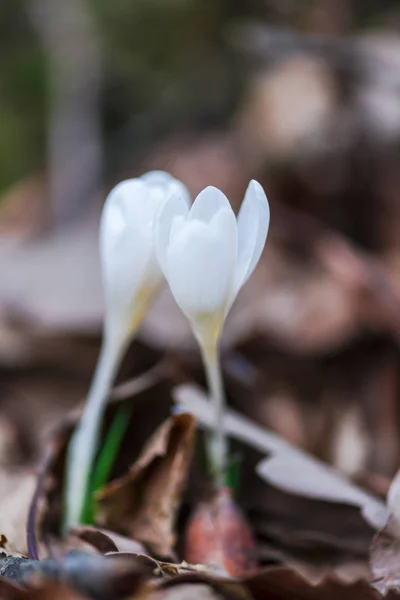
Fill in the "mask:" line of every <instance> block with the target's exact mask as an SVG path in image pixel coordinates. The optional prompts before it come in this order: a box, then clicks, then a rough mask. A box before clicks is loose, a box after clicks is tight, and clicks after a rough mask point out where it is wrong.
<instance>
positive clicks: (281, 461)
mask: <svg viewBox="0 0 400 600" xmlns="http://www.w3.org/2000/svg"><path fill="white" fill-rule="evenodd" d="M174 396H175V398H176V400H177V401H178V402H179V403H180V404H181V406H182V409H183V410H190V412H192V413H193V414H194V415H195V416H196V418H197V419H198V421H199V423H200V424H201V425H202V426H204V427H206V428H209V427H210V426H211V425H212V422H213V414H212V407H211V405H210V403H209V401H208V399H207V397H206V396H205V395H204V394H203V393H202V392H201V391H200V390H199V389H198V388H197V387H195V386H193V385H184V386H179V387H178V388H176V389H175V390H174ZM224 428H225V430H226V432H227V433H228V434H229V435H230V436H231V437H232V438H234V439H237V440H239V441H242V442H245V443H247V444H249V445H250V446H251V447H253V448H255V449H257V450H258V451H261V452H263V453H265V455H267V456H268V458H265V459H263V460H262V461H261V462H260V463H259V464H258V465H257V474H258V475H259V476H260V477H261V478H262V479H264V480H266V481H268V482H270V483H272V484H273V485H275V486H277V487H279V488H280V489H282V490H284V491H286V492H289V493H293V494H298V495H301V496H306V497H310V498H318V499H322V500H327V501H331V502H339V503H348V504H349V505H352V506H359V507H360V508H361V510H362V514H363V516H364V517H365V518H366V520H367V522H368V523H369V524H372V525H373V526H374V527H376V528H378V527H380V526H382V524H383V523H384V522H385V520H386V507H385V504H384V503H383V502H382V501H381V500H379V499H378V498H375V497H374V496H373V495H372V494H369V493H367V492H365V491H364V490H362V489H361V488H359V487H357V486H356V485H355V484H353V483H351V482H350V481H348V480H347V479H346V478H345V477H342V476H341V475H340V474H339V473H336V472H335V471H334V470H333V469H332V468H330V467H329V465H327V464H324V463H323V462H321V461H318V460H317V459H315V458H313V457H312V456H311V455H308V454H307V453H305V452H303V451H302V450H299V449H298V448H295V447H294V446H291V445H290V444H289V443H288V442H286V441H285V440H283V439H282V438H280V437H279V436H277V435H276V434H274V433H273V432H271V431H268V430H267V429H266V428H262V427H260V426H259V425H257V424H256V423H253V422H252V421H250V420H249V419H247V418H246V417H243V416H242V415H240V414H239V413H237V412H235V411H232V410H228V411H226V415H225V418H224ZM270 455H271V457H270Z"/></svg>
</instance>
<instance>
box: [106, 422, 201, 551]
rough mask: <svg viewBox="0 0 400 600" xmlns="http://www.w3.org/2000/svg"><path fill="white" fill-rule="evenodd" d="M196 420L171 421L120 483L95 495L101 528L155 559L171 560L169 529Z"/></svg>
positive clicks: (109, 485)
mask: <svg viewBox="0 0 400 600" xmlns="http://www.w3.org/2000/svg"><path fill="white" fill-rule="evenodd" d="M195 423H196V421H195V419H194V417H193V416H192V415H189V414H180V415H176V416H173V417H170V418H169V419H168V420H167V421H165V422H164V423H163V424H162V425H161V426H160V427H159V428H158V429H157V430H156V431H155V433H154V434H153V436H152V437H151V438H150V440H149V441H148V443H147V444H146V446H145V447H144V449H143V451H142V453H141V455H140V456H139V458H138V460H137V461H136V462H135V463H134V465H133V466H132V468H131V469H130V471H129V472H128V473H127V474H126V475H124V476H123V477H121V478H119V479H117V480H115V481H113V482H111V483H109V484H108V485H106V486H105V488H104V490H102V492H100V493H99V495H98V501H99V518H98V521H99V522H100V523H101V525H102V526H104V527H107V528H108V529H112V530H115V531H120V532H121V533H124V534H127V535H129V536H130V537H132V538H133V539H135V540H138V541H139V542H142V543H143V544H145V545H147V546H148V547H149V548H150V549H151V551H152V552H154V553H155V554H157V555H158V556H163V557H167V556H172V555H173V546H174V543H175V535H174V532H173V526H174V521H175V516H176V513H177V509H178V506H179V502H180V498H181V494H182V490H183V487H184V484H185V480H186V474H187V470H188V467H189V465H190V462H191V457H192V451H193V442H194V434H195Z"/></svg>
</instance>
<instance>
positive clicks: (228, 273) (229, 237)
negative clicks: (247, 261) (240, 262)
mask: <svg viewBox="0 0 400 600" xmlns="http://www.w3.org/2000/svg"><path fill="white" fill-rule="evenodd" d="M236 254H237V228H236V219H235V216H234V214H233V212H232V210H231V209H230V210H225V209H222V210H219V211H218V213H217V214H216V215H215V217H214V219H213V222H212V224H210V225H206V224H205V223H204V222H202V221H199V220H193V219H192V220H188V221H187V222H186V224H185V225H184V226H183V227H182V228H181V230H180V231H179V232H178V233H177V234H176V235H175V237H174V238H173V239H172V240H171V243H170V246H169V248H168V251H167V269H166V275H167V279H168V282H169V284H170V287H171V291H172V294H173V295H174V297H175V300H176V302H177V303H178V305H179V306H180V308H181V309H182V310H183V312H184V313H185V314H186V315H187V316H188V317H189V318H191V319H192V320H194V321H195V320H196V316H203V315H205V314H215V313H218V312H222V311H223V310H224V308H225V304H226V302H227V300H228V298H229V296H230V293H231V287H232V283H233V276H234V270H235V264H236Z"/></svg>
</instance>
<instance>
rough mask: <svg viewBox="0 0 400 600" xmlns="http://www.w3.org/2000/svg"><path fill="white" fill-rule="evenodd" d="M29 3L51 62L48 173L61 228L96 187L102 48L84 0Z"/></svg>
mask: <svg viewBox="0 0 400 600" xmlns="http://www.w3.org/2000/svg"><path fill="white" fill-rule="evenodd" d="M30 8H31V10H30V13H31V17H32V20H33V23H34V25H35V28H36V31H37V33H38V35H39V37H40V40H41V43H42V45H43V47H44V49H45V51H46V53H47V56H48V63H49V68H48V79H49V122H48V164H47V176H48V181H49V194H50V198H51V203H52V210H53V224H54V227H55V229H56V230H59V229H61V228H63V227H64V226H65V225H66V224H68V223H69V222H71V221H74V220H76V219H78V218H79V217H80V216H81V215H82V214H83V213H84V212H86V211H87V209H88V204H89V203H91V202H93V201H94V200H95V199H96V198H97V195H98V192H99V188H100V173H101V154H102V150H101V146H102V142H101V121H100V114H101V113H100V85H101V72H100V71H101V69H100V48H99V42H98V37H97V32H96V23H95V22H94V19H93V18H92V15H91V13H90V10H89V8H88V6H87V3H86V1H85V0H68V1H67V2H66V1H65V0H31V5H30Z"/></svg>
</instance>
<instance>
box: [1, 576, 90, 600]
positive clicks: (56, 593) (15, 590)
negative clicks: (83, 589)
mask: <svg viewBox="0 0 400 600" xmlns="http://www.w3.org/2000/svg"><path fill="white" fill-rule="evenodd" d="M84 598H85V597H84V596H81V594H78V593H77V592H75V591H73V590H71V588H68V587H66V586H64V585H60V584H55V583H46V584H45V585H42V586H40V587H39V588H37V589H33V590H29V589H26V588H23V587H21V586H19V585H17V584H15V583H12V582H10V581H9V580H7V579H0V599H1V600H55V599H57V600H84Z"/></svg>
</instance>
